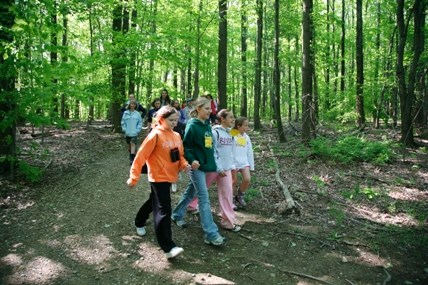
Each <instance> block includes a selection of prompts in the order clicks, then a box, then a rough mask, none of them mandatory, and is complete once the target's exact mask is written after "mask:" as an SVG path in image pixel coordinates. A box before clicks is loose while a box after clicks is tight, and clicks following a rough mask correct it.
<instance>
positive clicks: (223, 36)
mask: <svg viewBox="0 0 428 285" xmlns="http://www.w3.org/2000/svg"><path fill="white" fill-rule="evenodd" d="M218 13H219V21H220V22H219V26H218V71H217V72H218V73H217V74H218V84H217V89H218V103H219V106H218V109H219V110H220V109H227V0H219V2H218Z"/></svg>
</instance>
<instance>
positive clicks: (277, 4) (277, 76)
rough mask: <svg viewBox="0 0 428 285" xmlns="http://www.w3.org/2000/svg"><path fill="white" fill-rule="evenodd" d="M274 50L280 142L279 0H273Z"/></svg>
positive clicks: (276, 117) (277, 121)
mask: <svg viewBox="0 0 428 285" xmlns="http://www.w3.org/2000/svg"><path fill="white" fill-rule="evenodd" d="M274 6H275V50H274V68H273V70H274V71H273V74H274V76H273V86H274V88H275V101H274V102H275V104H274V105H275V106H274V110H275V119H276V123H277V127H278V137H279V141H280V142H285V141H286V139H285V134H284V127H283V126H282V118H281V76H280V74H281V73H280V70H279V33H280V29H279V0H275V3H274Z"/></svg>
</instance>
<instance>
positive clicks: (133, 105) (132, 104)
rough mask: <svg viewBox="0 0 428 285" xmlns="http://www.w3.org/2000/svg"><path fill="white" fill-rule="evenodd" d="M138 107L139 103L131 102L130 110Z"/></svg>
mask: <svg viewBox="0 0 428 285" xmlns="http://www.w3.org/2000/svg"><path fill="white" fill-rule="evenodd" d="M136 107H137V104H135V103H129V110H131V111H134V110H135V108H136Z"/></svg>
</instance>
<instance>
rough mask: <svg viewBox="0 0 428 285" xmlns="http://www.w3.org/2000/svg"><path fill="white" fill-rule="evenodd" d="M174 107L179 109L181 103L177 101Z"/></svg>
mask: <svg viewBox="0 0 428 285" xmlns="http://www.w3.org/2000/svg"><path fill="white" fill-rule="evenodd" d="M173 107H174V108H175V109H177V110H178V108H179V107H180V103H178V102H175V103H174V106H173Z"/></svg>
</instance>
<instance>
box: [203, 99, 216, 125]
mask: <svg viewBox="0 0 428 285" xmlns="http://www.w3.org/2000/svg"><path fill="white" fill-rule="evenodd" d="M205 97H207V98H208V99H209V100H210V104H211V115H210V121H211V124H212V125H214V124H216V123H217V102H216V101H215V100H214V99H213V96H211V94H210V93H207V94H206V95H205Z"/></svg>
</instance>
